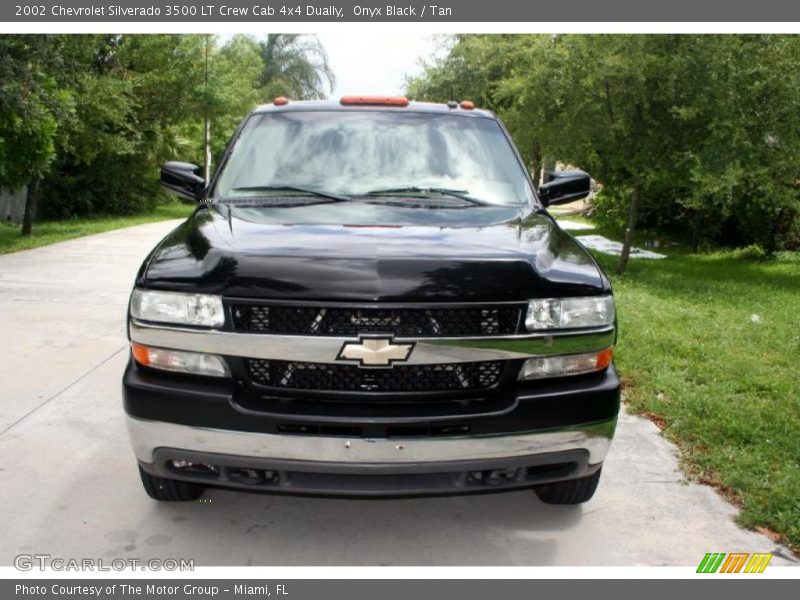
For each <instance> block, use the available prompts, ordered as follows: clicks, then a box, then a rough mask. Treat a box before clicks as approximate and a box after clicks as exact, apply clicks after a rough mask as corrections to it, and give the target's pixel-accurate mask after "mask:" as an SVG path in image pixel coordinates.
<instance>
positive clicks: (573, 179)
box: [538, 171, 592, 206]
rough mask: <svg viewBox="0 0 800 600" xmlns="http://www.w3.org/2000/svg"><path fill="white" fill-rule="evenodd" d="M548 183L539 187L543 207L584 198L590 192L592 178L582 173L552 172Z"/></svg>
mask: <svg viewBox="0 0 800 600" xmlns="http://www.w3.org/2000/svg"><path fill="white" fill-rule="evenodd" d="M548 175H549V176H550V181H548V182H547V183H543V184H542V185H540V186H539V190H538V193H539V200H541V201H542V204H544V205H545V206H550V205H551V204H564V203H565V202H572V201H574V200H581V199H583V198H586V196H588V195H589V193H590V192H591V191H592V178H591V177H589V174H588V173H584V172H583V171H552V172H550V173H548Z"/></svg>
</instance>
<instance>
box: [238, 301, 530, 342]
mask: <svg viewBox="0 0 800 600" xmlns="http://www.w3.org/2000/svg"><path fill="white" fill-rule="evenodd" d="M231 311H232V315H233V324H234V328H235V329H236V330H237V331H242V332H248V333H273V334H284V335H320V336H323V335H328V336H358V335H360V334H365V333H392V334H394V335H395V336H398V337H413V338H424V337H471V336H474V337H481V336H498V335H513V334H515V333H517V327H518V324H519V320H520V315H521V311H522V307H521V306H520V305H515V304H512V305H486V306H466V307H464V306H458V307H436V306H430V307H400V308H396V307H342V306H302V305H301V306H287V305H261V304H245V303H235V304H233V305H232V307H231Z"/></svg>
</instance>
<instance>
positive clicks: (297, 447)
mask: <svg viewBox="0 0 800 600" xmlns="http://www.w3.org/2000/svg"><path fill="white" fill-rule="evenodd" d="M127 423H128V432H129V434H130V438H131V444H132V445H133V450H134V453H135V454H136V458H137V459H138V460H140V461H141V462H144V463H152V462H153V452H154V451H155V450H156V449H157V448H175V449H178V450H187V451H197V452H214V453H219V454H230V455H235V456H240V457H249V458H271V459H284V460H308V461H317V462H330V463H344V464H382V463H390V464H398V463H425V462H447V461H459V460H480V459H490V458H512V457H518V456H531V455H535V454H544V453H547V452H559V451H562V450H576V449H585V450H587V451H588V452H589V463H590V464H597V463H600V462H602V460H603V459H604V458H605V456H606V453H607V452H608V448H609V446H610V444H611V438H612V436H613V435H614V429H615V427H616V424H617V419H616V418H614V419H611V420H609V421H602V422H600V423H594V424H591V425H582V426H578V427H571V428H564V429H556V430H552V431H544V432H538V433H534V432H528V433H515V434H505V435H486V436H473V437H453V438H422V439H420V438H407V439H401V438H392V439H387V438H350V439H348V438H345V437H326V436H302V435H280V434H270V433H253V432H248V431H232V430H222V429H211V428H205V427H193V426H189V425H177V424H175V423H165V422H162V421H150V420H145V419H136V418H134V417H130V416H129V417H127Z"/></svg>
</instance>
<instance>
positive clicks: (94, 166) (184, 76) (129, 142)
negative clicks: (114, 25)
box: [0, 35, 333, 219]
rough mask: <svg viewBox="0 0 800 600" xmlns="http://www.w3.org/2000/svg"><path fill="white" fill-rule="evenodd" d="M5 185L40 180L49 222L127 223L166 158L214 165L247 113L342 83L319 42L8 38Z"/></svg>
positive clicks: (1, 90)
mask: <svg viewBox="0 0 800 600" xmlns="http://www.w3.org/2000/svg"><path fill="white" fill-rule="evenodd" d="M0 57H2V60H0V186H3V187H6V188H12V189H16V188H18V187H20V186H21V185H25V184H26V183H28V182H29V181H31V179H32V178H33V177H39V178H43V180H42V184H41V190H40V193H39V195H40V196H41V198H42V202H41V205H42V206H41V211H40V212H41V213H42V216H43V217H44V218H46V219H63V218H67V217H74V216H80V215H91V214H117V215H128V214H134V213H137V212H141V211H142V210H146V209H151V208H153V206H154V205H155V204H156V203H157V202H158V201H159V200H160V199H161V198H162V195H161V192H160V191H159V186H158V173H159V166H160V165H161V163H163V162H164V161H166V160H176V159H177V160H186V161H191V162H195V163H197V164H203V163H204V160H205V156H204V154H205V152H204V137H205V136H204V134H205V123H206V122H208V123H209V130H210V146H211V156H212V161H211V163H212V164H213V163H214V162H216V161H218V160H219V158H220V156H221V155H222V153H223V151H224V148H225V146H226V144H227V143H228V140H229V139H230V137H231V135H232V134H233V133H234V131H235V130H236V127H237V125H238V124H239V122H240V121H241V119H242V117H243V116H245V115H246V114H247V112H248V111H249V110H251V109H252V108H253V107H254V106H255V105H257V104H258V103H259V102H263V101H267V100H271V99H272V97H273V96H274V95H277V94H284V95H289V96H291V97H293V98H297V99H304V98H312V97H319V96H321V95H323V94H324V93H325V89H326V88H325V86H326V84H331V85H332V82H333V74H332V73H331V71H330V68H329V66H328V63H327V56H326V54H325V50H324V48H323V47H322V46H321V44H320V43H319V41H318V40H317V39H316V37H314V36H304V35H270V36H268V37H267V38H266V39H265V40H263V41H259V40H257V39H255V38H252V37H249V36H244V35H237V36H233V37H232V38H230V39H228V40H226V41H225V42H224V43H220V42H219V40H218V39H216V38H215V37H214V36H209V35H80V36H77V35H73V36H70V35H57V36H43V35H31V36H16V35H12V36H0Z"/></svg>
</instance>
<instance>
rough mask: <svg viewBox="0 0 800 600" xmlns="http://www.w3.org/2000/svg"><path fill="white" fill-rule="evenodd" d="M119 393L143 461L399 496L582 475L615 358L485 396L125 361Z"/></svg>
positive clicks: (183, 476)
mask: <svg viewBox="0 0 800 600" xmlns="http://www.w3.org/2000/svg"><path fill="white" fill-rule="evenodd" d="M123 396H124V399H125V410H126V412H127V414H128V426H129V430H130V435H131V440H132V443H133V448H134V451H135V453H136V457H137V459H138V461H139V464H140V466H141V467H142V469H144V470H145V471H147V472H149V473H151V474H152V475H157V476H160V477H166V478H171V479H178V480H184V481H193V482H198V483H203V484H204V485H207V486H211V487H233V488H239V489H251V490H261V491H269V492H273V493H302V494H323V495H346V496H397V495H425V494H447V493H469V492H482V491H491V490H501V489H514V488H522V487H531V486H534V485H539V484H543V483H550V482H554V481H562V480H569V479H576V478H580V477H584V476H587V475H591V474H592V473H594V472H595V471H596V470H597V469H599V468H600V466H601V464H602V461H603V459H604V457H605V455H606V452H607V451H608V447H609V444H610V441H611V437H612V436H613V433H614V428H615V425H616V416H617V412H618V410H619V379H618V377H617V374H616V371H615V370H614V368H613V366H611V367H609V368H608V369H607V370H606V371H604V372H601V373H596V374H591V375H587V376H579V377H574V378H562V379H558V380H546V381H538V382H536V383H534V384H530V385H523V384H515V385H513V386H512V389H510V390H507V391H506V392H503V393H502V394H500V396H499V397H498V398H495V399H493V398H492V397H489V396H487V397H486V398H477V399H475V400H473V401H467V400H458V401H444V400H436V399H433V400H429V401H424V402H416V403H414V402H401V401H399V400H397V401H383V402H377V401H374V402H369V401H361V402H359V403H337V402H321V401H310V400H301V399H289V398H283V399H281V398H275V399H264V398H259V397H257V396H255V395H254V394H252V393H251V392H249V391H248V390H247V389H246V388H245V387H243V386H242V385H240V384H238V383H236V382H234V381H233V380H231V379H218V380H214V379H212V378H203V377H189V376H181V375H175V374H169V373H160V372H154V371H152V370H147V369H141V368H138V367H137V366H136V365H135V364H133V363H131V364H129V365H128V368H127V370H126V373H125V377H124V379H123ZM173 461H179V462H178V464H186V463H191V464H192V465H208V467H207V468H206V467H201V468H199V469H198V468H194V467H193V466H190V467H189V468H180V467H176V465H175V463H174V462H173ZM180 461H183V462H180Z"/></svg>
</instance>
